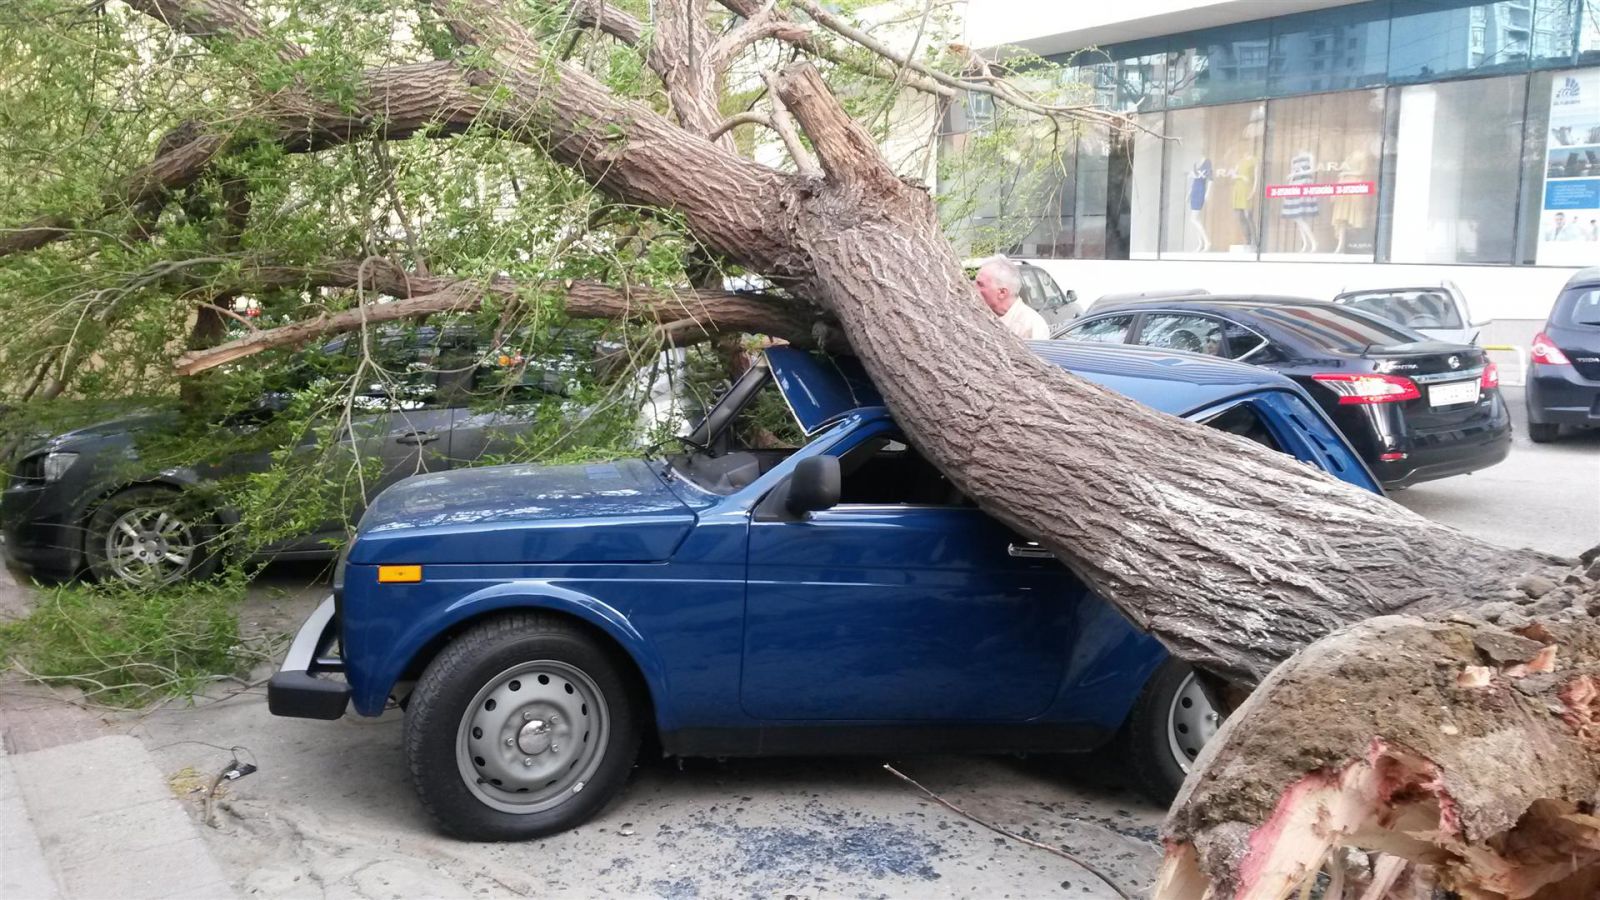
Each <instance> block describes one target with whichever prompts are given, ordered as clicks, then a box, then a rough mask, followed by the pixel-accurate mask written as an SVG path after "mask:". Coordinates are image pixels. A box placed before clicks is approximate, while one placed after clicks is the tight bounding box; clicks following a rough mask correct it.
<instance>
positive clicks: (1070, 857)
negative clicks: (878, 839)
mask: <svg viewBox="0 0 1600 900" xmlns="http://www.w3.org/2000/svg"><path fill="white" fill-rule="evenodd" d="M883 768H884V771H886V772H888V773H889V774H890V775H893V776H894V777H896V778H898V779H900V780H901V781H904V782H905V783H906V784H909V785H911V786H912V787H914V788H916V789H917V790H919V791H921V792H922V793H924V794H926V795H927V796H928V799H930V800H932V801H933V802H935V803H937V804H939V805H940V806H942V807H944V808H945V809H948V810H950V811H951V812H953V813H955V814H956V815H958V816H961V817H963V818H967V819H971V820H972V821H974V822H977V823H978V824H979V825H982V826H983V827H985V828H987V829H989V830H990V831H992V832H994V833H995V834H999V835H1003V836H1005V837H1008V838H1010V839H1011V840H1013V841H1016V842H1017V843H1019V844H1027V845H1028V846H1029V847H1037V848H1038V849H1040V850H1044V851H1047V852H1049V853H1054V854H1055V855H1057V856H1059V857H1061V858H1062V859H1064V860H1067V861H1068V862H1070V863H1072V864H1073V865H1075V866H1078V867H1079V868H1081V869H1083V870H1085V871H1087V872H1088V873H1089V874H1091V875H1093V876H1094V877H1096V878H1098V879H1100V880H1101V881H1103V882H1105V883H1106V886H1107V887H1109V888H1111V889H1112V890H1113V891H1116V892H1117V896H1118V897H1121V898H1122V900H1133V898H1132V897H1131V896H1129V894H1128V892H1127V891H1124V890H1123V889H1122V888H1121V886H1119V885H1118V884H1117V883H1116V882H1115V881H1112V880H1111V876H1109V875H1107V874H1106V873H1104V872H1102V871H1100V870H1099V869H1097V868H1095V867H1094V866H1093V865H1091V864H1090V863H1089V862H1087V861H1085V860H1084V859H1082V858H1080V857H1078V856H1076V855H1074V854H1072V853H1069V852H1067V851H1066V850H1063V849H1061V848H1060V847H1057V846H1055V845H1053V844H1046V843H1042V842H1040V841H1035V840H1031V839H1029V838H1025V837H1023V836H1022V835H1020V834H1016V833H1014V832H1011V831H1007V830H1006V829H1004V828H1001V827H1000V826H999V825H996V824H994V823H993V822H986V821H984V820H983V819H980V818H978V817H977V816H975V815H973V814H972V813H969V812H967V811H966V810H964V809H962V808H961V807H959V806H957V805H955V804H954V803H951V802H950V801H949V800H946V799H945V798H943V797H941V796H939V795H938V794H935V793H934V792H933V791H930V790H928V789H927V788H925V787H923V786H922V785H921V784H920V783H918V782H917V780H916V779H915V778H912V777H911V776H909V775H907V774H905V773H904V772H902V771H900V770H899V769H896V768H895V767H894V766H891V765H889V764H888V763H884V764H883Z"/></svg>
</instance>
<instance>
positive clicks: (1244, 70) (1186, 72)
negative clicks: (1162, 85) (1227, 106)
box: [1167, 21, 1271, 106]
mask: <svg viewBox="0 0 1600 900" xmlns="http://www.w3.org/2000/svg"><path fill="white" fill-rule="evenodd" d="M1268 34H1269V32H1268V23H1267V22H1265V21H1261V22H1247V23H1245V24H1243V25H1234V26H1231V27H1229V28H1225V29H1217V30H1216V31H1207V32H1198V33H1195V34H1186V35H1183V36H1182V37H1180V38H1178V40H1179V42H1180V43H1179V46H1178V49H1176V50H1175V51H1174V52H1173V53H1172V54H1171V56H1170V57H1168V59H1169V62H1168V64H1167V69H1168V72H1167V76H1168V78H1170V79H1171V87H1170V89H1169V94H1168V104H1169V105H1171V106H1194V105H1196V104H1200V103H1226V102H1228V101H1229V100H1242V99H1246V98H1252V97H1261V96H1264V95H1265V94H1266V92H1267V60H1268V56H1269V53H1270V50H1271V41H1270V40H1268Z"/></svg>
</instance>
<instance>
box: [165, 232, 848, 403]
mask: <svg viewBox="0 0 1600 900" xmlns="http://www.w3.org/2000/svg"><path fill="white" fill-rule="evenodd" d="M240 280H241V283H242V284H248V285H250V286H251V288H252V289H255V290H262V289H271V288H306V287H338V288H358V289H360V290H362V291H363V292H368V293H371V294H374V295H377V294H384V295H388V296H391V297H397V298H401V299H398V300H394V301H391V302H387V303H366V304H362V305H359V306H357V307H354V308H351V309H346V310H341V311H339V312H334V313H325V314H323V315H320V316H317V317H315V318H311V319H304V320H301V321H298V322H294V323H291V324H289V325H281V326H278V327H276V328H268V329H262V330H260V331H255V332H252V333H250V334H247V335H244V336H243V337H239V338H236V339H234V340H232V341H228V342H226V343H223V344H219V345H217V346H214V347H206V348H203V349H196V350H192V351H189V352H187V353H185V354H183V355H182V356H180V357H179V358H178V363H177V369H178V374H180V375H195V374H198V373H200V372H203V371H205V370H207V369H213V368H216V367H217V366H221V365H226V364H227V363H231V362H237V361H238V360H241V359H245V358H247V357H250V356H254V355H255V354H257V353H263V352H265V351H267V350H273V349H278V348H283V347H301V346H304V345H305V344H307V343H310V342H311V341H313V340H316V339H318V338H323V337H327V336H329V335H332V334H338V333H341V332H346V331H355V330H357V329H359V328H363V327H367V326H372V325H381V324H383V323H386V322H397V321H401V320H404V319H412V318H417V317H420V316H428V315H436V314H440V313H457V314H462V313H471V312H475V311H477V310H478V309H480V308H481V307H482V306H483V302H484V301H485V300H486V299H489V298H490V297H495V298H498V299H499V300H500V301H502V302H503V303H508V304H514V303H518V302H521V301H520V298H521V296H522V295H524V294H526V293H528V292H534V291H537V292H542V293H546V294H552V295H554V294H560V295H561V296H562V297H563V308H564V310H565V312H566V314H567V315H568V316H571V317H573V318H576V319H617V320H621V321H633V322H653V323H656V324H658V325H662V326H665V327H667V328H668V330H669V332H670V334H671V339H672V341H673V342H674V343H675V344H677V345H680V346H681V345H684V344H692V343H696V342H698V341H705V340H710V339H712V338H714V337H716V336H718V335H720V334H727V333H731V334H744V333H750V332H758V333H761V334H769V335H773V336H774V337H779V338H781V339H783V340H786V341H789V342H790V343H793V344H795V345H797V346H801V347H813V346H817V345H818V342H819V340H828V339H829V335H830V331H829V329H828V327H827V325H826V323H825V322H824V320H823V319H822V317H821V316H819V315H818V314H817V313H816V311H814V310H811V309H809V308H807V307H806V305H805V304H803V303H799V302H796V301H792V300H787V299H784V298H779V297H773V296H769V295H764V294H744V293H736V292H733V291H706V290H688V289H685V290H680V291H668V290H661V289H656V288H647V287H637V286H635V287H621V288H618V287H614V286H612V285H608V284H601V283H598V282H593V281H566V282H555V281H552V282H545V283H541V284H536V285H529V284H526V283H519V282H516V281H514V280H512V279H508V278H497V279H493V280H490V281H488V282H480V281H474V280H471V279H463V278H451V277H448V276H440V275H421V274H417V273H414V272H407V271H405V270H404V269H402V268H400V267H399V266H396V265H394V264H393V263H391V262H388V261H386V260H370V261H368V262H367V263H365V264H364V263H362V262H357V261H336V262H330V263H325V264H323V265H320V266H268V265H258V266H252V267H248V268H246V269H244V271H243V272H241V274H240ZM234 292H237V291H235V290H233V289H225V290H224V293H234Z"/></svg>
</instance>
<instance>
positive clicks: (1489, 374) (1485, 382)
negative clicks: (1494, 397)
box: [1478, 359, 1500, 391]
mask: <svg viewBox="0 0 1600 900" xmlns="http://www.w3.org/2000/svg"><path fill="white" fill-rule="evenodd" d="M1488 362H1489V364H1488V365H1486V366H1484V367H1483V378H1482V379H1481V380H1479V382H1478V387H1479V388H1480V389H1482V390H1485V391H1490V390H1494V389H1495V388H1497V387H1499V386H1500V367H1499V366H1497V365H1495V364H1494V360H1492V359H1491V360H1489V361H1488Z"/></svg>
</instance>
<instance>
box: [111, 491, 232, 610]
mask: <svg viewBox="0 0 1600 900" xmlns="http://www.w3.org/2000/svg"><path fill="white" fill-rule="evenodd" d="M217 541H218V534H217V524H216V519H215V518H214V517H213V516H212V515H211V514H210V512H209V511H208V510H206V509H205V508H203V506H202V505H201V504H200V503H199V501H198V500H197V499H195V498H194V497H193V496H192V495H190V494H186V493H182V492H179V491H175V490H172V489H170V488H163V487H156V486H154V485H148V486H143V487H133V488H128V489H127V490H125V491H122V492H120V493H117V494H113V495H112V496H111V497H109V498H107V499H106V501H105V502H104V503H101V504H100V506H99V507H98V508H96V509H95V511H94V514H93V515H91V516H90V517H89V524H88V528H87V529H86V530H85V536H84V548H83V549H84V558H85V561H86V563H87V565H88V567H89V574H90V575H92V576H93V577H94V578H95V580H96V581H109V582H121V583H123V584H127V585H133V586H135V587H145V588H149V587H159V586H161V585H166V584H173V583H175V582H179V581H184V580H188V579H201V578H206V577H209V576H210V575H211V574H212V573H214V572H215V571H216V570H217V556H218V554H217Z"/></svg>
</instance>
